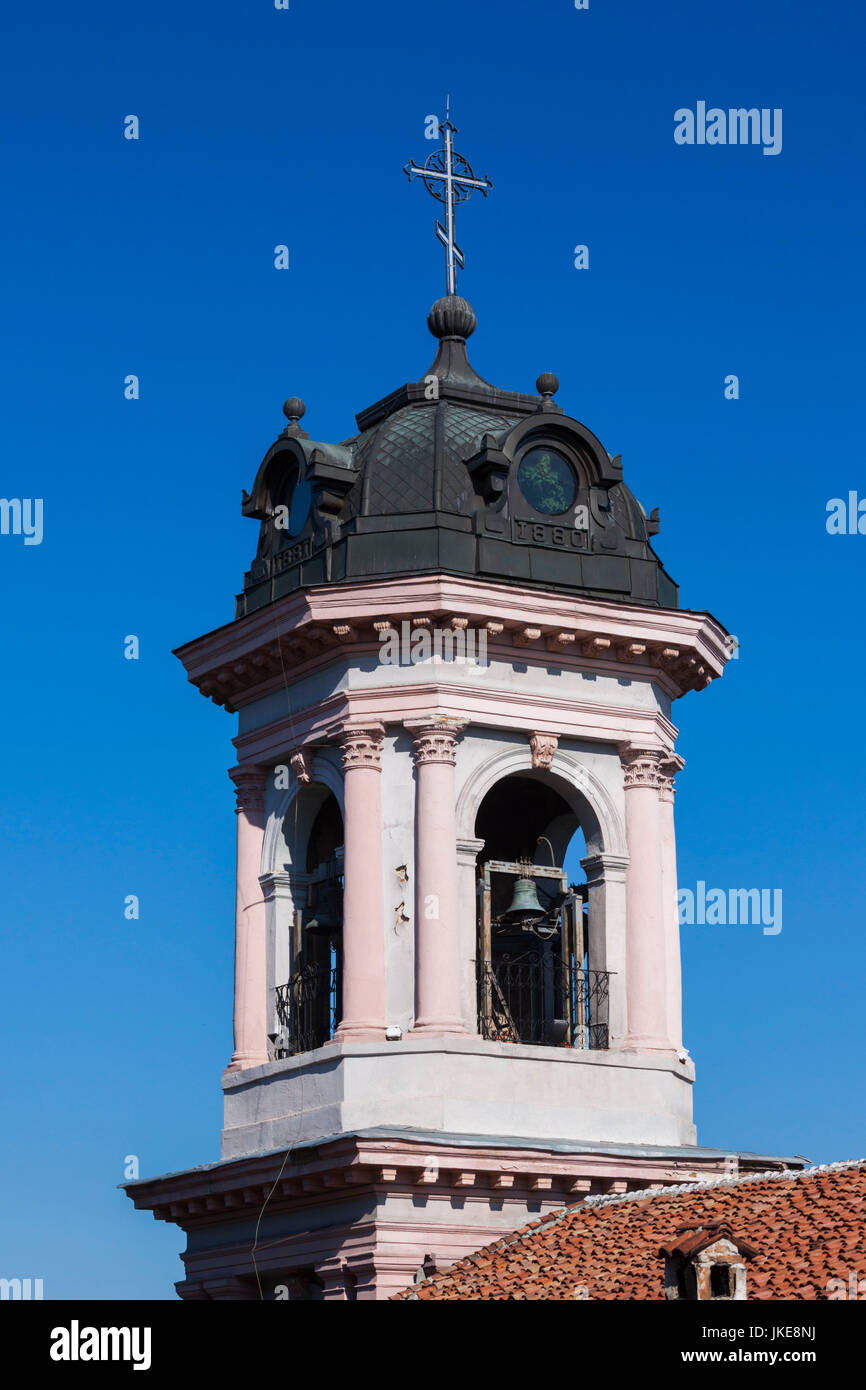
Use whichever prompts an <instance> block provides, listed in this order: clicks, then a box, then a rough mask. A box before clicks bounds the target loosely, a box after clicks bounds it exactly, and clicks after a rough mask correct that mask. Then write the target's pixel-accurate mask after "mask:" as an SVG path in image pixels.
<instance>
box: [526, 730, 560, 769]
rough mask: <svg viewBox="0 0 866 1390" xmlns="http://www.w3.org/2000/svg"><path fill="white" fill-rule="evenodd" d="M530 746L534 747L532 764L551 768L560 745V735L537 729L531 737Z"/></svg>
mask: <svg viewBox="0 0 866 1390" xmlns="http://www.w3.org/2000/svg"><path fill="white" fill-rule="evenodd" d="M529 746H530V748H531V749H532V766H533V767H541V768H549V767H550V765H551V763H552V762H553V758H554V755H555V753H556V750H557V748H558V747H559V735H558V734H543V733H541V732H538V731H537V732H536V733H534V734H532V736H531V737H530V740H529Z"/></svg>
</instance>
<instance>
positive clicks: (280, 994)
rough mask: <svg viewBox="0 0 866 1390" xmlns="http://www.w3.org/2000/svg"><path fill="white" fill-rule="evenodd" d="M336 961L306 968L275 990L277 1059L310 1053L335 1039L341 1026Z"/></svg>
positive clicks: (275, 1051)
mask: <svg viewBox="0 0 866 1390" xmlns="http://www.w3.org/2000/svg"><path fill="white" fill-rule="evenodd" d="M338 975H339V960H337V961H333V960H332V961H331V963H330V964H329V965H321V964H313V963H311V964H309V965H305V966H304V967H303V969H302V970H299V971H298V972H297V973H296V974H294V975H291V976H290V977H289V979H288V981H287V982H286V984H284V985H278V986H277V989H276V1004H277V1022H278V1023H279V1028H280V1031H279V1033H278V1035H277V1039H276V1043H275V1047H274V1054H275V1056H276V1057H294V1056H295V1055H296V1054H297V1053H298V1052H312V1050H313V1048H315V1047H321V1046H322V1044H323V1043H326V1042H328V1040H329V1039H330V1038H332V1037H333V1036H334V1032H335V1031H336V1028H337V1024H338V1023H339V1022H340V981H339V979H338Z"/></svg>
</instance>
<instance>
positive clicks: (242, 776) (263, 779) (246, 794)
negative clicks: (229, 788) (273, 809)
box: [228, 763, 268, 812]
mask: <svg viewBox="0 0 866 1390" xmlns="http://www.w3.org/2000/svg"><path fill="white" fill-rule="evenodd" d="M228 774H229V777H230V778H231V779H232V781H233V782H234V784H235V798H236V802H237V805H236V810H237V811H238V812H240V811H263V810H264V808H265V788H266V786H267V781H268V769H267V768H266V767H259V766H258V765H257V764H255V763H251V764H250V765H249V766H244V765H243V764H241V765H240V766H239V767H230V768H229V770H228Z"/></svg>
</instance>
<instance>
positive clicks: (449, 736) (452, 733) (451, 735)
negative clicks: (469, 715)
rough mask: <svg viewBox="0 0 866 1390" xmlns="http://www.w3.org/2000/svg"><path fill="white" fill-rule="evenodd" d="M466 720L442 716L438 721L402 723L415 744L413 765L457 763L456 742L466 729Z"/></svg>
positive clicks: (413, 720)
mask: <svg viewBox="0 0 866 1390" xmlns="http://www.w3.org/2000/svg"><path fill="white" fill-rule="evenodd" d="M468 722H469V721H468V720H466V719H458V718H456V717H455V718H451V717H449V716H448V715H443V716H442V717H441V718H438V719H423V720H422V719H418V720H415V719H412V720H406V721H405V722H404V728H406V729H408V731H409V733H410V734H411V735H412V740H413V742H414V744H415V764H416V766H417V765H418V764H419V763H450V764H451V766H452V767H453V766H454V764H455V763H456V761H457V740H458V739H459V737H460V735H461V734H462V733H463V730H464V729H465V728H466V725H467V723H468Z"/></svg>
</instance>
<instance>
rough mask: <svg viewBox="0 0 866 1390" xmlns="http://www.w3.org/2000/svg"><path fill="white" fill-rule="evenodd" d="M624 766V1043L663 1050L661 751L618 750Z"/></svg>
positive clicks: (664, 962) (664, 968) (666, 1045)
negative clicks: (625, 841) (626, 845)
mask: <svg viewBox="0 0 866 1390" xmlns="http://www.w3.org/2000/svg"><path fill="white" fill-rule="evenodd" d="M620 756H621V759H622V765H623V769H624V771H625V833H626V840H627V843H628V855H629V864H628V871H627V874H626V971H627V978H626V1010H627V1021H628V1032H627V1036H626V1043H625V1045H626V1047H630V1048H640V1049H642V1050H643V1049H659V1050H664V1051H669V1050H670V1049H671V1047H672V1043H671V1042H670V1041H669V1039H668V1037H667V995H666V975H667V949H668V947H667V942H666V930H665V918H664V911H663V902H662V838H661V816H660V814H659V812H660V802H659V786H660V783H661V771H660V767H659V764H660V762H661V760H662V758H663V756H664V755H663V753H662V752H661V751H659V750H657V749H640V748H625V749H622V750H621V751H620Z"/></svg>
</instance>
